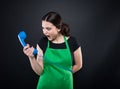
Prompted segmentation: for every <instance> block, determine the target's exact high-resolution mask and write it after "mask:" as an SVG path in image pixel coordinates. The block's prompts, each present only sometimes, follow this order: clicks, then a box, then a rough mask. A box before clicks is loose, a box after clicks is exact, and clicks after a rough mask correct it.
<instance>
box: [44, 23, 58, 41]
mask: <svg viewBox="0 0 120 89" xmlns="http://www.w3.org/2000/svg"><path fill="white" fill-rule="evenodd" d="M42 29H43V34H44V35H45V36H46V37H47V38H48V40H50V41H53V40H55V39H56V38H57V35H58V34H59V31H60V29H58V28H56V26H54V25H53V24H52V23H50V22H48V21H42Z"/></svg>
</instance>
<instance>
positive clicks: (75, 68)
mask: <svg viewBox="0 0 120 89" xmlns="http://www.w3.org/2000/svg"><path fill="white" fill-rule="evenodd" d="M73 56H74V60H75V64H74V65H73V67H72V71H73V73H75V72H77V71H79V70H80V69H81V68H82V52H81V47H79V48H78V49H77V50H76V51H75V52H74V53H73Z"/></svg>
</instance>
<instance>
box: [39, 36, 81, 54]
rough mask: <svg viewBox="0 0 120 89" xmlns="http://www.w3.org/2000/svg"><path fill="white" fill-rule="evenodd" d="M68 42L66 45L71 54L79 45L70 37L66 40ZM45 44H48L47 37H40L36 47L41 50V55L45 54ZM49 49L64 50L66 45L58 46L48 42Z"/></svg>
mask: <svg viewBox="0 0 120 89" xmlns="http://www.w3.org/2000/svg"><path fill="white" fill-rule="evenodd" d="M67 41H68V45H69V48H70V51H71V53H73V52H74V51H75V50H76V49H77V48H78V47H79V46H80V45H79V44H78V42H77V40H76V38H75V37H73V36H70V38H69V39H68V40H67ZM47 44H48V39H47V37H42V38H41V39H40V41H39V42H38V45H39V46H40V48H41V49H42V50H43V53H45V51H46V48H47ZM50 48H54V49H65V48H66V44H65V42H64V43H60V44H55V43H52V42H51V41H50Z"/></svg>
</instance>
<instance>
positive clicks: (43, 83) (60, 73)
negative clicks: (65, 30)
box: [37, 36, 73, 89]
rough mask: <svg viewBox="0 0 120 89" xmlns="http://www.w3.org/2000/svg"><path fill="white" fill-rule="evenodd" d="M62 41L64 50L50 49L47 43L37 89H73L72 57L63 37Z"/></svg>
mask: <svg viewBox="0 0 120 89" xmlns="http://www.w3.org/2000/svg"><path fill="white" fill-rule="evenodd" d="M64 41H65V44H66V49H53V48H50V45H49V41H48V45H47V49H46V52H45V54H44V71H43V73H42V74H41V75H40V78H39V81H38V85H37V89H73V75H72V57H71V52H70V48H69V46H68V43H67V40H66V38H65V36H64Z"/></svg>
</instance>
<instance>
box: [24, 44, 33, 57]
mask: <svg viewBox="0 0 120 89" xmlns="http://www.w3.org/2000/svg"><path fill="white" fill-rule="evenodd" d="M33 51H34V48H33V47H30V45H29V44H27V45H26V46H25V47H24V48H23V52H24V54H25V55H27V56H33Z"/></svg>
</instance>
